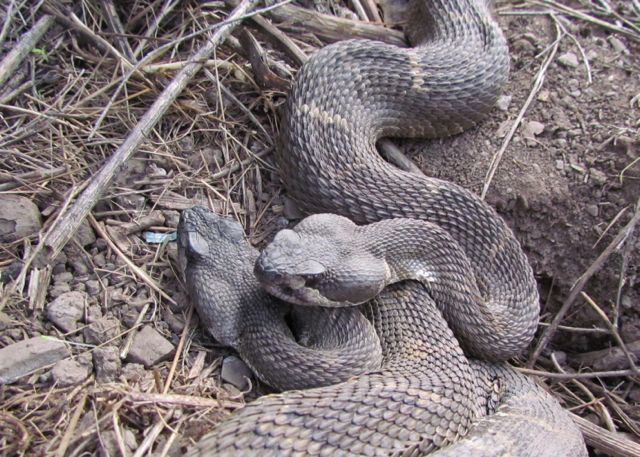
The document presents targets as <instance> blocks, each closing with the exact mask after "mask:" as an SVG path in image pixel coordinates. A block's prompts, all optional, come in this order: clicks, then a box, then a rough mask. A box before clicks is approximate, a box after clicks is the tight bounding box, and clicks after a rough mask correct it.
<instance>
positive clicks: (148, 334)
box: [127, 325, 175, 368]
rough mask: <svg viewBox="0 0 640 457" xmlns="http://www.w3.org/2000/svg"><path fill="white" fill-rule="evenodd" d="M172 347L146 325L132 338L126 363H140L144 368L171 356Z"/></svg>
mask: <svg viewBox="0 0 640 457" xmlns="http://www.w3.org/2000/svg"><path fill="white" fill-rule="evenodd" d="M174 349H175V348H174V346H173V344H171V342H169V341H167V339H166V338H165V337H163V336H162V335H161V334H160V333H158V332H157V331H156V330H155V329H154V328H153V327H151V326H149V325H146V326H144V327H143V328H142V330H140V332H138V334H137V335H136V336H135V337H134V338H133V343H132V344H131V349H129V354H127V361H128V362H134V363H141V364H142V365H144V366H145V367H146V368H149V367H151V366H153V365H155V364H156V363H158V362H161V361H163V360H165V359H167V358H169V357H170V356H171V354H172V353H173V351H174Z"/></svg>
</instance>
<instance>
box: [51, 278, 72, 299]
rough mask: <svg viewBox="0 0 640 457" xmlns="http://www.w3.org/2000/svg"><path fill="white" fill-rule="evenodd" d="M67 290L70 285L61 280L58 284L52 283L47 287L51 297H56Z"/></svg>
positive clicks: (68, 290)
mask: <svg viewBox="0 0 640 457" xmlns="http://www.w3.org/2000/svg"><path fill="white" fill-rule="evenodd" d="M68 292H71V285H70V284H69V283H68V282H63V283H60V284H54V285H53V286H52V287H51V288H50V289H49V296H50V297H51V298H57V297H59V296H61V295H64V294H66V293H68Z"/></svg>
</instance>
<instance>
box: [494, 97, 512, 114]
mask: <svg viewBox="0 0 640 457" xmlns="http://www.w3.org/2000/svg"><path fill="white" fill-rule="evenodd" d="M512 98H513V97H512V96H511V95H501V96H500V97H498V101H497V102H496V108H498V109H499V110H500V111H505V112H506V111H509V105H510V104H511V99H512Z"/></svg>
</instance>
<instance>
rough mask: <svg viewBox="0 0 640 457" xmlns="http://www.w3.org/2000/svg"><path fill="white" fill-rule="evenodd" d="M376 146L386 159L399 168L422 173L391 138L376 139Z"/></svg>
mask: <svg viewBox="0 0 640 457" xmlns="http://www.w3.org/2000/svg"><path fill="white" fill-rule="evenodd" d="M378 146H380V149H381V150H382V154H383V155H384V156H385V157H386V159H387V160H388V161H389V162H391V163H392V164H394V165H395V166H396V167H398V168H400V169H401V170H404V171H407V172H409V173H415V174H417V175H424V173H423V172H422V170H421V169H420V168H419V167H418V166H417V165H416V164H415V163H413V161H412V160H411V159H410V158H409V157H407V156H406V155H405V154H404V153H403V152H402V151H401V150H400V148H398V146H396V145H395V144H394V143H393V142H392V141H391V140H389V139H386V138H383V139H382V140H380V141H378Z"/></svg>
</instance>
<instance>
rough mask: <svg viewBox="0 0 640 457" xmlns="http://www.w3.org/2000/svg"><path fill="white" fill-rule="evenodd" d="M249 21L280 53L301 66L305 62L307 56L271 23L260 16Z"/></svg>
mask: <svg viewBox="0 0 640 457" xmlns="http://www.w3.org/2000/svg"><path fill="white" fill-rule="evenodd" d="M251 20H252V21H253V22H254V24H256V25H257V26H258V27H260V28H261V29H262V30H263V31H264V32H265V33H266V34H267V36H269V37H271V38H273V40H274V43H272V44H275V45H276V46H278V47H279V48H280V49H282V51H284V52H285V53H286V54H287V55H288V56H289V57H291V59H293V61H294V62H295V63H296V64H298V65H302V64H303V63H304V62H305V60H307V55H306V54H305V53H304V51H303V50H302V49H300V47H298V45H297V44H295V43H294V42H293V41H292V40H291V38H289V37H288V36H287V35H286V34H285V33H283V32H282V31H281V30H280V29H279V28H278V27H276V26H275V25H273V24H272V23H271V22H269V21H268V20H266V19H265V18H263V17H262V16H255V17H253V18H251Z"/></svg>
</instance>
